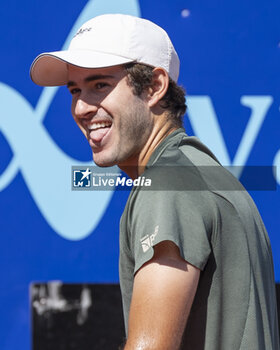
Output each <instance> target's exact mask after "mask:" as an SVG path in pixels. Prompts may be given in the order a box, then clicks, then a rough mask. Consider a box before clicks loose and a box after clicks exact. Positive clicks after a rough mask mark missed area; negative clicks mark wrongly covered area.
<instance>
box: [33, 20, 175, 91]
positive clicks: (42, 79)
mask: <svg viewBox="0 0 280 350" xmlns="http://www.w3.org/2000/svg"><path fill="white" fill-rule="evenodd" d="M129 62H138V63H144V64H147V65H149V66H152V67H161V68H163V69H165V70H166V71H167V73H168V74H169V76H170V78H171V79H173V80H174V81H175V82H176V81H177V80H178V75H179V66H180V61H179V58H178V55H177V53H176V51H175V49H174V47H173V45H172V42H171V40H170V39H169V37H168V35H167V33H166V32H165V31H164V30H163V29H162V28H161V27H159V26H158V25H156V24H154V23H153V22H151V21H148V20H146V19H143V18H138V17H133V16H129V15H122V14H106V15H101V16H97V17H94V18H93V19H91V20H89V21H88V22H86V23H85V24H83V25H82V27H81V28H80V29H79V30H78V32H77V33H76V35H75V36H74V37H73V39H72V41H71V43H70V46H69V48H68V50H65V51H55V52H45V53H42V54H41V55H39V56H37V57H36V58H35V60H34V61H33V63H32V65H31V69H30V75H31V79H32V80H33V81H34V83H36V84H38V85H41V86H59V85H66V84H67V82H68V80H67V79H68V70H67V65H68V64H71V65H75V66H78V67H83V68H103V67H111V66H116V65H120V64H125V63H129Z"/></svg>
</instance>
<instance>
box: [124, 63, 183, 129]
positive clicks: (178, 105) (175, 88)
mask: <svg viewBox="0 0 280 350" xmlns="http://www.w3.org/2000/svg"><path fill="white" fill-rule="evenodd" d="M124 67H125V69H126V71H127V73H128V76H127V77H128V84H129V86H130V87H131V88H132V91H133V93H134V94H135V95H137V96H140V95H141V94H142V92H143V91H145V89H147V88H148V87H149V86H151V84H152V78H153V69H154V68H153V67H150V66H147V65H145V64H140V63H128V64H125V65H124ZM161 107H162V108H164V109H166V110H168V112H169V113H168V118H169V119H171V120H172V122H173V123H174V125H175V126H177V127H181V126H182V125H183V116H184V114H185V113H186V110H187V106H186V99H185V90H184V89H183V87H181V86H179V85H177V84H176V83H175V81H173V80H172V79H171V78H169V86H168V89H167V92H166V94H165V95H164V97H163V98H162V99H161Z"/></svg>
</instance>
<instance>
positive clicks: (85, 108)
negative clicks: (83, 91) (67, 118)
mask: <svg viewBox="0 0 280 350" xmlns="http://www.w3.org/2000/svg"><path fill="white" fill-rule="evenodd" d="M97 110H98V107H97V106H96V105H95V104H91V103H88V102H87V101H85V100H84V99H82V98H79V99H77V100H76V102H75V104H74V106H73V110H72V112H73V115H74V117H75V118H78V119H89V118H92V116H93V115H95V114H96V112H97Z"/></svg>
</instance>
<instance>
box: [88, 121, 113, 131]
mask: <svg viewBox="0 0 280 350" xmlns="http://www.w3.org/2000/svg"><path fill="white" fill-rule="evenodd" d="M111 125H112V124H111V123H110V122H101V123H93V124H91V125H90V126H89V127H88V128H89V130H96V129H99V128H104V127H105V126H111Z"/></svg>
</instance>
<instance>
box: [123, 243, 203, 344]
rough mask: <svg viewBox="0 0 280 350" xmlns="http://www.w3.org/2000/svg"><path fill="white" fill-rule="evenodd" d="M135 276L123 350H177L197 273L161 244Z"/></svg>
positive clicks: (169, 246)
mask: <svg viewBox="0 0 280 350" xmlns="http://www.w3.org/2000/svg"><path fill="white" fill-rule="evenodd" d="M154 249H155V253H154V257H153V258H152V259H151V260H150V261H149V262H148V263H146V264H145V265H144V266H143V267H142V268H141V269H140V270H139V271H138V272H137V274H136V276H135V279H134V287H133V294H132V302H131V307H130V314H129V324H128V339H127V343H126V346H125V350H146V349H149V350H152V349H153V350H157V349H160V350H177V349H179V347H180V344H181V340H182V335H183V332H184V329H185V326H186V322H187V318H188V315H189V312H190V309H191V305H192V302H193V299H194V296H195V293H196V289H197V284H198V280H199V276H200V270H199V269H197V268H196V267H194V266H192V265H190V264H188V263H187V262H186V261H185V260H183V259H182V258H181V256H180V252H179V249H178V247H177V246H176V245H175V244H174V243H172V242H170V241H164V242H162V243H160V244H158V245H156V246H155V247H154Z"/></svg>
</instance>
